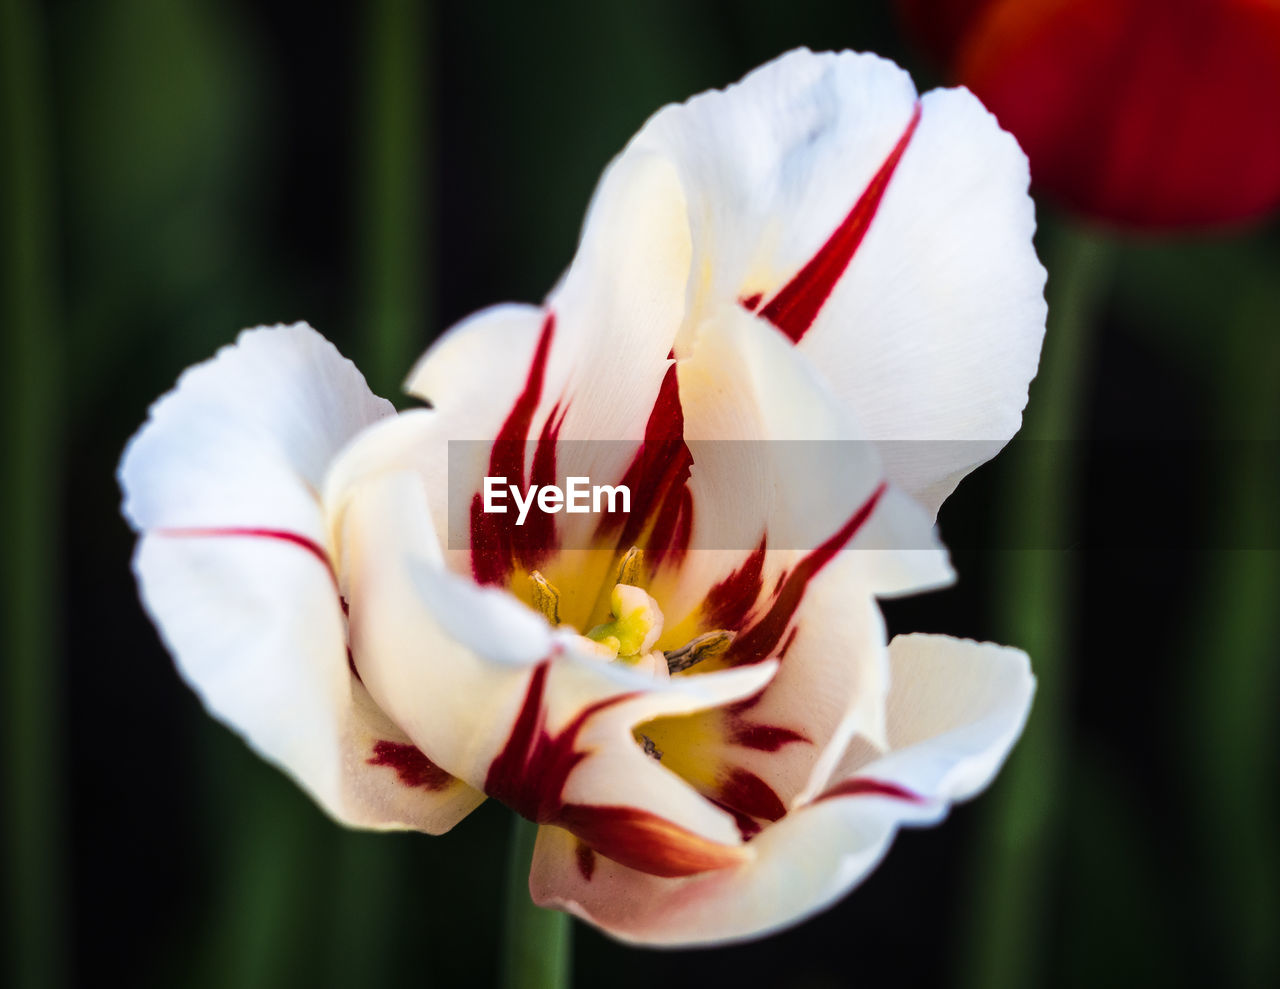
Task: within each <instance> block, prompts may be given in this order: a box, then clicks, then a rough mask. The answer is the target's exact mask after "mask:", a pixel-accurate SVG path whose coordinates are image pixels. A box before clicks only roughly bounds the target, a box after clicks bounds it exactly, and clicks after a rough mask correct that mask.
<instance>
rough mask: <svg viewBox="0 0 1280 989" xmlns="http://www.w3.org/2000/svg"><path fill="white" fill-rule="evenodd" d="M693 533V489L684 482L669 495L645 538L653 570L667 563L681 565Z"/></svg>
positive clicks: (648, 557) (648, 560)
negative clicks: (647, 536) (684, 484)
mask: <svg viewBox="0 0 1280 989" xmlns="http://www.w3.org/2000/svg"><path fill="white" fill-rule="evenodd" d="M692 535H693V492H692V491H690V490H689V489H688V488H687V487H685V486H683V485H681V486H680V487H678V488H675V489H673V490H672V491H670V492H669V493H668V495H667V499H666V501H664V502H663V504H662V508H661V509H659V511H658V517H657V518H656V519H654V522H653V529H652V531H651V532H650V533H649V538H648V539H647V540H646V541H645V553H646V557H645V558H646V561H647V562H648V564H649V572H650V573H653V572H654V571H656V570H657V569H658V568H659V567H661V566H663V565H664V564H672V565H674V566H678V565H679V564H680V561H681V560H683V559H684V554H685V552H686V551H687V550H688V549H689V539H690V538H691V537H692Z"/></svg>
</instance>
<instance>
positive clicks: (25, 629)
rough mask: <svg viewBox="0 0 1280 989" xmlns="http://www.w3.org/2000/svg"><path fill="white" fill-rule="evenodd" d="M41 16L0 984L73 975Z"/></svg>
mask: <svg viewBox="0 0 1280 989" xmlns="http://www.w3.org/2000/svg"><path fill="white" fill-rule="evenodd" d="M42 20H43V16H42V10H41V5H40V4H37V3H32V2H23V0H0V134H3V135H4V142H5V150H4V153H3V155H0V327H3V334H2V335H0V339H2V340H3V344H2V346H0V350H2V352H0V379H3V380H0V394H2V395H3V396H4V397H3V403H4V405H3V409H0V422H2V423H3V429H4V433H5V447H4V450H3V455H2V456H0V462H2V463H3V465H4V466H3V468H0V470H2V471H3V477H0V498H3V500H4V507H3V513H2V517H3V518H4V521H5V528H4V532H5V563H4V568H3V574H2V575H0V628H3V642H4V648H3V660H2V661H0V698H2V707H0V721H2V722H3V729H2V730H3V749H4V775H3V779H4V791H3V795H2V796H0V805H2V806H3V807H4V811H3V817H2V818H0V820H2V821H3V826H4V840H5V844H4V866H3V869H2V870H0V871H3V873H4V876H5V880H4V888H5V899H6V904H5V907H6V910H5V912H6V914H7V916H8V920H9V923H8V924H7V925H6V932H5V941H6V945H5V949H6V950H5V951H4V955H5V958H6V961H5V963H4V970H5V971H4V974H5V975H7V976H8V979H7V980H6V979H5V978H4V977H3V976H0V982H5V984H6V985H13V986H15V987H24V986H41V987H44V986H59V985H62V984H65V982H66V981H67V976H68V960H69V954H68V950H67V945H66V943H65V942H66V933H65V932H66V930H67V920H66V912H67V911H66V879H67V876H66V866H65V862H66V860H67V853H66V850H65V847H64V832H65V828H64V825H63V823H62V822H63V821H64V820H65V819H66V815H65V811H64V806H65V798H64V794H63V791H62V780H63V779H64V769H65V766H64V763H63V748H62V745H61V744H60V742H61V738H62V733H63V731H64V730H65V726H66V718H65V717H63V716H62V713H61V712H60V710H59V709H60V707H61V704H60V674H61V657H60V654H59V652H60V650H59V642H58V634H57V629H58V627H59V621H58V617H57V614H58V604H57V601H58V587H57V585H58V578H59V566H58V561H59V560H60V559H61V539H60V536H61V533H60V525H59V509H60V506H59V498H58V491H59V485H60V481H61V477H60V474H61V464H60V457H61V449H62V420H61V416H60V414H59V413H60V407H61V406H60V403H59V389H58V387H57V375H58V373H59V370H58V369H59V368H60V367H61V366H62V365H63V358H62V355H61V353H60V344H61V335H60V330H59V327H58V323H57V319H56V310H57V306H56V304H55V301H54V300H55V298H56V296H55V291H54V285H53V282H54V271H55V265H54V260H53V253H54V246H53V238H54V230H55V223H54V218H53V211H54V207H53V195H52V190H51V188H50V186H51V179H50V176H52V175H53V174H54V169H53V167H52V163H51V161H50V158H51V156H52V155H51V143H52V142H51V137H50V134H49V121H50V114H49V84H48V72H47V69H46V57H45V44H44V37H43V33H44V32H43V24H42Z"/></svg>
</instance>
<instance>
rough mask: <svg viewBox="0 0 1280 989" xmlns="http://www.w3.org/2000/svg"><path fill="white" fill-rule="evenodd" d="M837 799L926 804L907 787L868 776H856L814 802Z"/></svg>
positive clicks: (824, 792)
mask: <svg viewBox="0 0 1280 989" xmlns="http://www.w3.org/2000/svg"><path fill="white" fill-rule="evenodd" d="M835 797H892V798H893V799H895V800H905V801H907V802H908V803H913V804H922V803H925V802H926V801H925V798H924V797H922V796H920V794H918V793H915V792H914V791H912V790H908V789H907V788H906V787H905V786H898V784H897V783H888V782H885V781H884V780H875V779H871V778H869V777H866V776H855V777H853V778H852V779H847V780H845V781H844V782H842V783H837V784H836V785H835V786H833V787H831V788H830V789H828V790H824V791H823V792H822V793H820V794H818V796H817V797H816V798H814V801H813V802H814V803H817V802H818V801H819V800H831V799H833V798H835Z"/></svg>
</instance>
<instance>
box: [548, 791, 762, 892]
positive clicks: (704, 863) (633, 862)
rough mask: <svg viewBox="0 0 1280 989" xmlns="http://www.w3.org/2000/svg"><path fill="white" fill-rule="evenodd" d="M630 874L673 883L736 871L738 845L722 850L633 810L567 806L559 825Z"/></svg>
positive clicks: (739, 853)
mask: <svg viewBox="0 0 1280 989" xmlns="http://www.w3.org/2000/svg"><path fill="white" fill-rule="evenodd" d="M557 823H558V824H560V826H561V827H565V828H568V829H569V830H570V831H572V832H573V833H574V834H575V835H576V836H577V837H578V838H579V839H581V840H582V841H584V842H586V843H587V844H588V845H590V846H591V847H592V848H594V849H595V850H596V851H597V852H599V853H600V854H601V855H603V856H605V857H606V858H610V859H613V861H615V862H617V863H619V864H620V865H625V866H626V867H627V868H629V869H636V870H637V871H640V872H647V873H648V874H649V875H651V876H661V877H663V878H667V879H673V878H676V877H677V876H691V875H694V874H696V873H699V872H709V871H711V870H712V869H723V868H726V867H728V866H732V865H738V864H739V863H741V862H742V860H743V858H744V857H745V855H744V853H743V850H742V848H741V847H740V846H738V845H721V844H719V843H718V842H715V841H712V840H710V839H709V838H704V837H702V836H701V835H698V834H694V833H693V832H692V831H689V830H688V829H686V828H682V827H680V826H679V825H678V824H674V823H672V822H671V821H669V820H667V819H666V818H665V817H659V816H658V815H657V814H651V813H649V812H648V811H644V810H639V809H637V808H635V807H615V806H603V807H602V806H592V805H587V804H566V805H565V806H564V807H563V808H562V809H561V811H560V819H559V821H558V822H557Z"/></svg>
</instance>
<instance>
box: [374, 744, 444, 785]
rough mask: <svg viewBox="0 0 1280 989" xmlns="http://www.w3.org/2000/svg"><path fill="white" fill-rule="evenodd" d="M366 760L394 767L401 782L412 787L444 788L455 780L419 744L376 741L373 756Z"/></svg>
mask: <svg viewBox="0 0 1280 989" xmlns="http://www.w3.org/2000/svg"><path fill="white" fill-rule="evenodd" d="M366 762H368V764H369V765H370V766H386V767H388V768H390V769H394V770H395V771H396V776H398V777H399V778H400V782H401V783H403V784H404V785H405V786H407V787H411V788H418V787H421V788H422V789H424V790H443V789H444V788H445V787H447V786H448V785H449V784H450V783H452V782H453V777H452V776H451V775H450V774H449V773H446V772H445V771H444V770H443V769H441V768H440V767H439V766H437V765H436V764H435V763H434V762H432V761H431V760H430V759H428V758H427V757H426V756H425V755H423V754H422V751H421V750H420V749H419V748H418V747H417V746H415V745H406V744H404V743H403V742H388V741H385V740H384V741H379V742H375V743H374V745H373V757H372V758H370V759H367V760H366Z"/></svg>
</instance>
